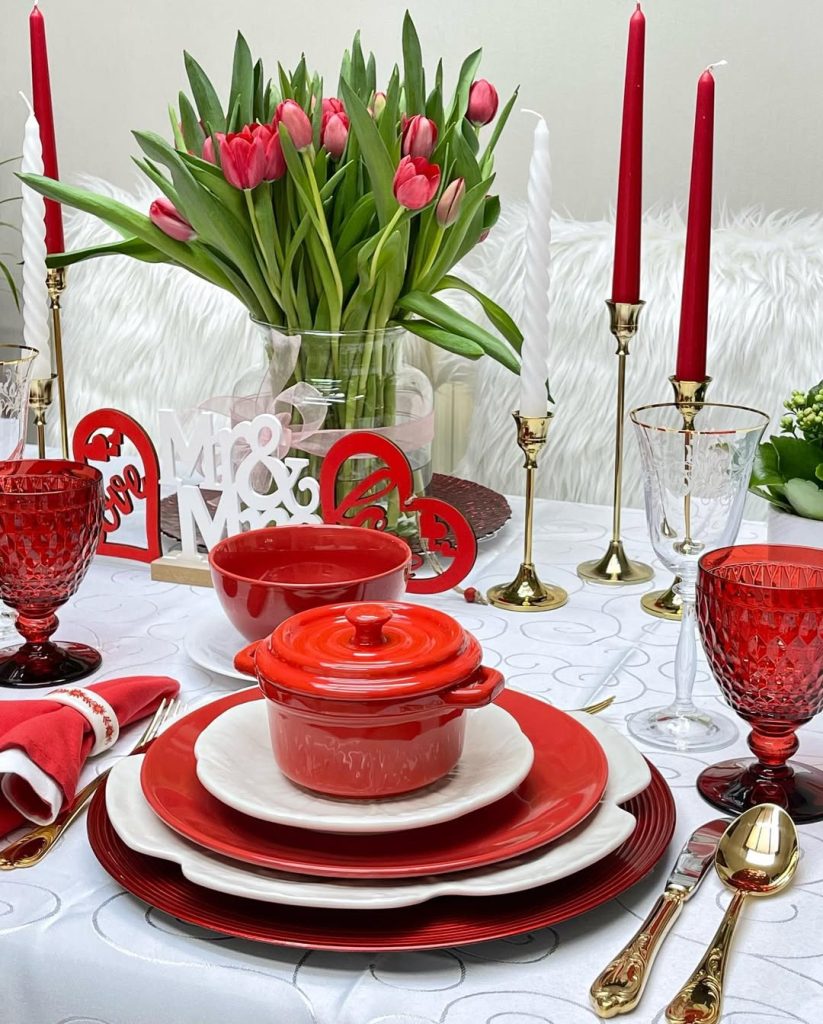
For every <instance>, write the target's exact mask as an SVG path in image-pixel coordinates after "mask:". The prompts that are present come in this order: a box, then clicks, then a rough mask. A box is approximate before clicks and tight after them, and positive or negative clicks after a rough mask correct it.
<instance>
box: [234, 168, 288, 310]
mask: <svg viewBox="0 0 823 1024" xmlns="http://www.w3.org/2000/svg"><path fill="white" fill-rule="evenodd" d="M243 195H244V196H245V197H246V207H247V208H248V211H249V220H250V221H251V227H252V231H253V232H254V237H255V239H256V241H257V248H258V250H259V252H260V255H261V257H262V258H263V267H264V270H265V271H266V277H267V278H268V281H269V287H270V288H271V290H272V291H273V292H274V296H275V299H276V300H277V304H278V305H279V306H282V305H283V303H282V302H280V301H279V299H278V293H279V291H280V289H279V288H278V286H277V274H276V273H275V267H274V266H273V265H272V261H271V258H270V256H269V253H268V250H267V249H266V247H265V245H264V244H263V237H262V235H261V234H260V225H259V223H258V221H257V214H256V213H255V212H254V197H253V196H252V194H251V189H250V188H244V189H243Z"/></svg>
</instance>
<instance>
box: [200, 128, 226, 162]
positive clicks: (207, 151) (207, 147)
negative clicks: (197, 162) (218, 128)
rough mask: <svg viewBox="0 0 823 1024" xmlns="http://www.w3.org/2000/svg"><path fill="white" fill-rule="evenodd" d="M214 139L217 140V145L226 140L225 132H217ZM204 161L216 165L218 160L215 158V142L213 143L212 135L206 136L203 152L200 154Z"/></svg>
mask: <svg viewBox="0 0 823 1024" xmlns="http://www.w3.org/2000/svg"><path fill="white" fill-rule="evenodd" d="M214 137H215V138H216V139H217V145H218V146H219V145H220V143H221V142H222V141H223V139H225V137H226V136H225V135H224V134H223V132H215V133H214ZM200 155H201V156H202V158H203V159H204V160H208V162H209V163H210V164H216V163H217V160H216V159H215V156H214V142H213V141H212V137H211V135H207V136H206V141H205V142H204V143H203V152H202V153H201V154H200Z"/></svg>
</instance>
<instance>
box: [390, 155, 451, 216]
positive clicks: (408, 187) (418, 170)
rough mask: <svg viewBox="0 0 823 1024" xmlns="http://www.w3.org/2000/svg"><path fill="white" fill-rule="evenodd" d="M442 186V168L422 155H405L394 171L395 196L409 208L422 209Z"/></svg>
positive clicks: (401, 203) (393, 186)
mask: <svg viewBox="0 0 823 1024" xmlns="http://www.w3.org/2000/svg"><path fill="white" fill-rule="evenodd" d="M439 187H440V168H439V167H438V166H437V164H430V163H429V162H428V160H426V158H425V157H422V156H404V157H403V159H402V160H401V161H400V163H399V164H398V165H397V170H396V171H395V172H394V181H393V183H392V189H393V191H394V198H395V199H396V200H397V201H398V203H400V205H401V206H405V207H406V209H407V210H422V209H423V207H424V206H428V204H429V203H430V202H431V201H432V199H434V197H435V195H436V194H437V190H438V188H439Z"/></svg>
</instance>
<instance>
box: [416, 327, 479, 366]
mask: <svg viewBox="0 0 823 1024" xmlns="http://www.w3.org/2000/svg"><path fill="white" fill-rule="evenodd" d="M403 327H405V328H406V330H407V331H409V333H410V334H416V335H417V337H418V338H423V340H424V341H431V342H433V343H434V344H435V345H437V346H438V347H439V348H442V349H445V350H446V351H447V352H454V353H455V354H456V355H458V356H464V357H465V358H466V359H480V358H481V356H483V355H485V350H484V349H483V348H482V346H480V345H478V344H477V342H476V341H473V340H472V339H471V338H466V337H465V336H464V335H462V334H455V333H454V332H453V331H447V330H444V329H443V328H442V327H438V326H437V325H436V324H432V323H427V322H426V321H425V320H404V321H403Z"/></svg>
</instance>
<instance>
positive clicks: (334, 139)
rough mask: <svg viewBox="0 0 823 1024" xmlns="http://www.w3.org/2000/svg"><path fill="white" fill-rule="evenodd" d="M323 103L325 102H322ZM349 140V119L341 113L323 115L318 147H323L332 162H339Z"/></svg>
mask: <svg viewBox="0 0 823 1024" xmlns="http://www.w3.org/2000/svg"><path fill="white" fill-rule="evenodd" d="M323 102H324V103H325V100H324V101H323ZM348 138H349V119H348V117H347V116H346V115H345V114H344V113H343V112H342V111H334V112H331V111H330V112H329V113H327V114H324V115H323V121H322V124H321V125H320V145H321V146H324V147H325V148H326V149H327V150H328V151H329V155H330V156H331V158H332V159H333V160H339V159H340V157H341V156H342V155H343V151H344V150H345V148H346V142H347V141H348Z"/></svg>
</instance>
